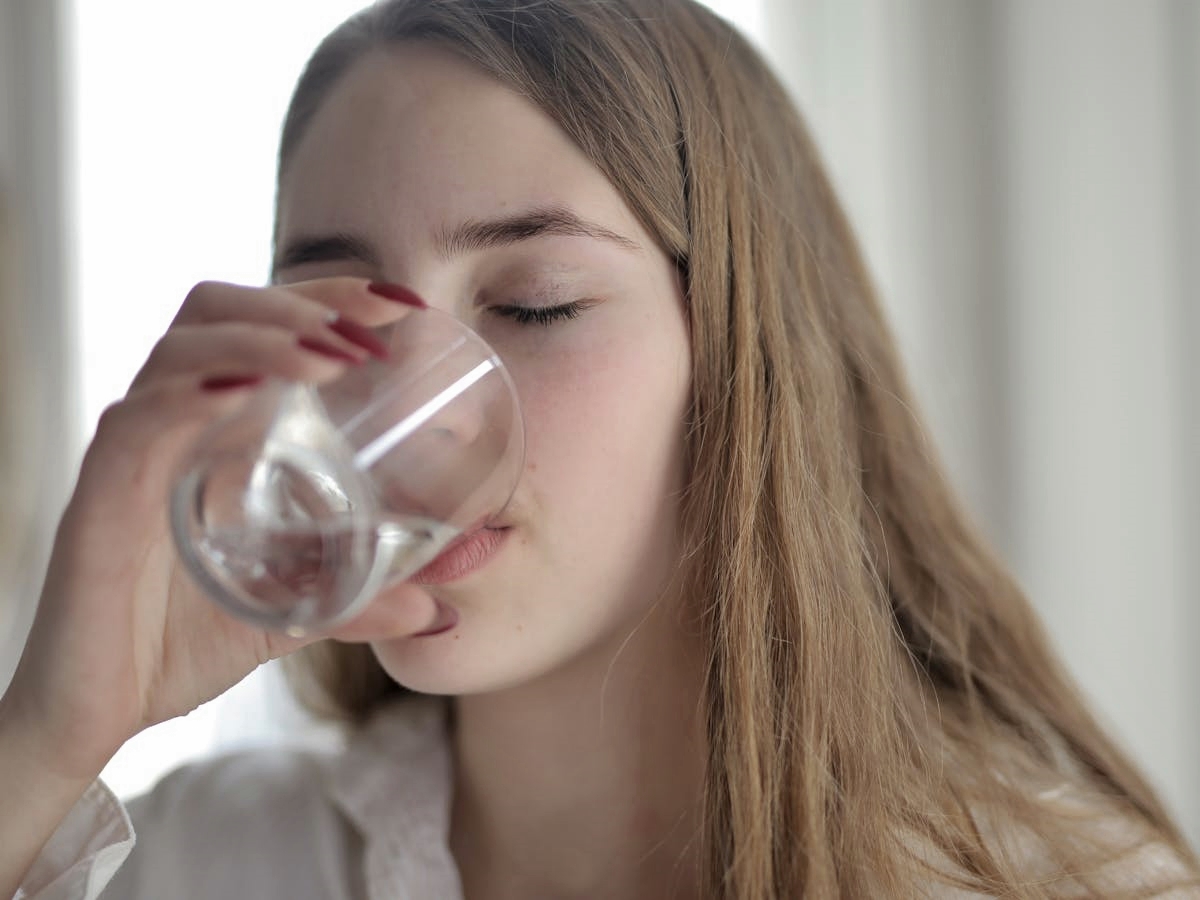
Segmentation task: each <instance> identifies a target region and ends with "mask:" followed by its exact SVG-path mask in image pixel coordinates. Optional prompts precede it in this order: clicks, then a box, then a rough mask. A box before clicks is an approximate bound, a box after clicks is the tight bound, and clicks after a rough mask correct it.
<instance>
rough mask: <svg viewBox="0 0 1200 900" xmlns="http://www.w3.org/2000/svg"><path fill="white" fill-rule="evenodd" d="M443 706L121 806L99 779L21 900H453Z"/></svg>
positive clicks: (381, 718) (200, 770) (428, 702)
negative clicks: (330, 746) (339, 746)
mask: <svg viewBox="0 0 1200 900" xmlns="http://www.w3.org/2000/svg"><path fill="white" fill-rule="evenodd" d="M445 710H446V705H445V703H444V702H443V701H441V700H437V699H434V698H423V697H411V698H406V699H405V700H403V701H401V702H399V703H397V704H396V705H395V706H394V707H393V708H389V709H387V710H385V711H383V712H382V713H381V714H379V715H377V716H375V717H374V718H373V719H372V721H371V723H370V724H369V725H368V726H367V727H366V728H365V729H364V730H363V731H362V732H361V733H359V734H357V735H356V736H355V737H354V738H352V740H351V741H350V742H349V744H348V745H347V747H346V748H345V749H344V750H343V751H341V752H340V753H338V754H336V755H334V754H324V753H318V752H301V751H297V750H294V749H286V750H285V749H280V750H278V751H272V750H263V749H256V750H250V751H244V752H240V753H234V754H230V755H228V756H223V757H219V758H216V759H214V760H210V761H207V762H204V763H201V764H197V765H191V766H185V767H183V768H181V769H178V770H176V771H175V772H172V773H171V774H170V775H168V776H167V777H166V778H164V779H163V780H162V781H161V782H159V783H158V784H157V785H156V786H155V787H154V789H153V790H152V791H150V792H149V793H148V794H146V795H144V796H142V797H139V798H137V799H135V800H133V801H131V802H129V803H128V805H127V806H123V805H122V804H121V802H120V801H119V800H117V798H116V797H115V796H113V794H112V792H111V791H109V789H108V788H107V787H106V786H105V785H104V784H103V783H102V782H96V783H95V784H93V785H92V786H91V788H89V789H88V791H87V793H86V794H85V795H84V796H83V798H82V799H81V800H80V801H79V802H78V803H77V804H76V805H75V807H74V808H73V809H72V811H71V813H70V814H69V815H68V817H67V818H66V820H64V821H63V823H62V824H61V825H60V826H59V828H58V830H57V831H56V832H55V834H54V836H53V837H52V838H51V839H50V841H49V842H48V843H47V844H46V846H45V848H43V850H42V852H41V855H40V856H39V857H38V859H37V861H36V862H35V863H34V865H33V867H32V868H31V869H30V871H29V873H28V875H27V876H26V878H25V882H24V884H23V885H22V888H21V890H20V891H18V892H17V900H94V898H103V900H164V898H170V900H239V898H254V900H284V898H287V900H306V898H313V900H462V886H461V884H460V882H459V877H458V870H457V868H456V867H455V864H454V859H453V857H452V855H451V853H450V848H449V843H448V837H449V825H450V798H451V796H452V790H451V768H450V750H449V741H448V737H447V731H446V712H445ZM135 834H136V846H135Z"/></svg>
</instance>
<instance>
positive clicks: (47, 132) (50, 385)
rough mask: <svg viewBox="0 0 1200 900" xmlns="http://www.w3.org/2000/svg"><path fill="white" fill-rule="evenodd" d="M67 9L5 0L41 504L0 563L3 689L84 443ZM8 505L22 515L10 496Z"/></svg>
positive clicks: (13, 171)
mask: <svg viewBox="0 0 1200 900" xmlns="http://www.w3.org/2000/svg"><path fill="white" fill-rule="evenodd" d="M62 17H63V10H62V7H61V5H60V3H59V2H58V0H0V190H2V191H3V192H4V195H5V205H6V207H7V211H8V214H9V216H10V219H11V221H10V223H9V225H10V227H11V229H12V231H11V233H10V234H9V235H7V236H6V237H7V238H8V239H10V240H11V241H12V242H13V244H14V245H15V246H14V248H12V249H14V250H15V253H14V254H13V255H14V256H15V257H16V258H15V260H14V264H15V265H16V266H17V267H18V268H19V272H17V273H12V272H5V273H3V276H2V277H0V284H2V285H3V286H4V287H5V288H8V287H10V286H14V285H19V295H18V296H17V297H16V298H15V300H16V303H15V306H14V307H12V308H10V307H8V305H7V304H6V305H5V306H6V311H11V312H12V313H13V315H12V317H11V321H4V322H2V323H0V327H2V328H5V329H10V328H11V329H19V330H20V335H19V337H18V340H19V341H20V343H21V345H22V349H23V350H24V351H25V354H26V357H27V359H28V360H29V361H31V363H32V365H31V367H30V368H31V371H30V372H29V373H28V374H27V376H26V377H25V378H23V379H21V381H20V383H16V384H14V383H6V384H5V385H3V386H2V388H3V390H2V393H4V395H5V397H6V398H7V397H9V396H12V394H10V393H9V392H19V393H20V395H21V400H22V404H21V407H22V409H23V411H24V412H26V413H30V415H29V418H28V422H27V424H26V425H25V426H24V430H25V433H26V436H27V438H28V441H29V446H28V447H26V448H24V450H23V452H22V454H21V455H22V456H24V457H25V458H28V459H34V460H36V464H35V465H31V466H29V467H28V469H27V470H26V471H25V472H24V473H23V479H22V481H23V483H22V484H21V485H20V487H22V488H28V489H29V490H31V491H32V492H33V493H34V494H35V495H36V497H37V502H36V504H35V505H34V508H35V510H36V511H35V513H34V515H33V517H32V518H30V519H29V520H28V521H27V522H25V523H24V524H25V526H26V528H25V529H23V530H24V531H26V532H27V533H26V534H25V535H21V536H20V547H19V552H20V554H21V558H20V559H19V560H18V562H19V563H23V565H21V566H20V567H19V568H17V569H16V570H15V571H4V572H3V575H4V578H3V581H0V689H2V688H3V687H4V686H6V685H7V684H8V679H9V677H10V676H11V673H12V669H13V668H14V667H15V665H16V656H17V652H18V650H19V648H20V645H21V643H22V642H23V640H24V635H25V632H26V630H27V629H28V626H29V622H30V620H31V618H32V613H33V599H34V597H35V596H36V593H37V590H38V586H39V585H40V581H41V572H42V570H43V568H44V566H45V561H46V555H47V553H48V550H49V545H50V538H51V536H52V534H53V529H54V526H55V524H56V523H57V519H58V512H59V510H60V509H61V507H62V504H63V503H64V502H65V499H66V495H67V491H68V487H69V483H70V479H71V474H72V471H73V468H74V466H75V460H76V452H77V448H78V445H79V434H80V424H79V416H78V413H77V406H76V397H77V391H76V381H77V373H78V371H79V369H78V365H77V357H78V354H77V353H76V350H75V344H74V331H73V329H72V328H71V322H72V317H73V307H72V304H71V302H70V300H69V298H70V296H71V294H70V284H71V280H72V279H71V275H72V269H73V254H72V252H71V248H70V239H69V233H68V232H69V228H68V222H69V215H70V196H71V190H70V180H69V178H68V177H67V176H66V175H65V172H66V167H65V165H64V161H65V154H66V147H67V146H68V143H69V129H70V115H69V97H68V96H67V90H68V86H67V82H68V80H69V79H68V73H67V69H66V63H65V60H66V56H67V54H66V48H65V46H64V40H63V36H64V33H65V29H64V27H63V20H62ZM6 337H11V335H6ZM4 405H5V406H7V405H8V404H7V403H6V404H4ZM14 405H15V404H14ZM6 499H7V498H6ZM0 502H4V501H3V500H0ZM3 514H6V515H12V514H14V510H13V508H12V504H9V505H7V506H6V508H5V509H4V510H3ZM5 549H6V552H7V548H5ZM0 562H3V563H7V562H8V560H7V559H0ZM0 568H2V569H7V566H4V567H0Z"/></svg>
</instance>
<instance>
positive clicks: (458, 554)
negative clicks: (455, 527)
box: [411, 527, 509, 585]
mask: <svg viewBox="0 0 1200 900" xmlns="http://www.w3.org/2000/svg"><path fill="white" fill-rule="evenodd" d="M508 532H509V529H508V528H500V527H485V528H476V529H475V530H473V531H470V532H467V533H465V534H463V535H461V536H460V537H458V538H457V539H455V540H454V541H451V542H450V543H449V544H448V545H447V546H446V549H444V550H443V551H442V552H441V553H439V554H438V555H437V556H436V557H434V559H433V560H431V561H430V562H429V563H427V564H426V565H425V567H424V568H422V569H421V570H420V571H419V572H417V574H416V575H414V576H413V577H412V579H411V581H412V583H413V584H430V585H434V584H447V583H448V582H451V581H457V580H458V579H460V578H465V577H466V576H467V575H469V574H471V573H472V572H474V571H475V570H476V569H480V568H482V567H483V566H484V564H486V563H487V562H488V561H489V560H490V559H491V558H492V557H493V556H495V555H496V553H497V552H498V551H499V550H500V548H501V546H503V544H504V541H505V540H506V539H507V537H508Z"/></svg>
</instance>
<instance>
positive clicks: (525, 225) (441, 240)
mask: <svg viewBox="0 0 1200 900" xmlns="http://www.w3.org/2000/svg"><path fill="white" fill-rule="evenodd" d="M550 235H557V236H562V237H587V238H594V239H596V240H600V241H607V242H608V243H611V244H616V245H617V246H618V247H621V248H622V249H625V250H641V249H642V248H641V245H640V244H638V243H637V242H636V241H632V240H630V239H629V238H627V237H625V236H624V235H622V234H618V233H617V232H615V231H613V230H612V229H610V228H605V227H604V226H603V225H597V224H596V223H594V222H589V221H587V220H586V219H584V218H582V217H581V216H579V215H578V214H577V213H575V212H573V211H571V210H570V209H567V208H566V207H565V206H541V207H536V208H534V209H531V210H528V211H526V212H522V213H517V214H516V215H512V216H506V217H504V218H500V219H487V220H480V219H468V220H467V221H466V222H463V223H462V224H461V225H459V226H458V227H456V228H454V229H453V230H451V231H441V230H439V231H438V232H437V233H436V234H435V235H434V247H435V249H436V250H437V252H438V254H439V255H441V256H442V257H443V258H449V257H452V256H457V255H458V254H461V253H469V252H471V251H475V250H486V249H489V248H491V247H502V246H506V245H508V244H515V243H518V242H520V241H527V240H530V239H531V238H536V237H546V236H550Z"/></svg>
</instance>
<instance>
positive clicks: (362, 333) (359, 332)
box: [329, 316, 388, 359]
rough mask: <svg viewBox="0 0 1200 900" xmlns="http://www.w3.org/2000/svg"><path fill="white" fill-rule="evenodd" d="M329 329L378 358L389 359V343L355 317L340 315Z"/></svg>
mask: <svg viewBox="0 0 1200 900" xmlns="http://www.w3.org/2000/svg"><path fill="white" fill-rule="evenodd" d="M329 330H330V331H332V332H333V333H334V334H336V335H339V336H341V337H344V338H345V339H346V340H348V341H349V342H350V343H352V344H357V345H358V346H360V347H362V348H363V349H364V350H366V351H367V352H368V353H370V354H371V355H372V356H374V357H377V358H378V359H387V355H388V349H387V345H386V344H385V343H384V342H383V341H381V340H380V339H379V338H378V337H376V335H375V334H374V333H373V332H372V331H371V329H369V328H367V327H366V326H365V325H360V324H359V323H358V322H355V321H354V320H353V319H347V318H346V317H345V316H338V317H337V319H335V320H334V321H333V322H331V323H330V324H329Z"/></svg>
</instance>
